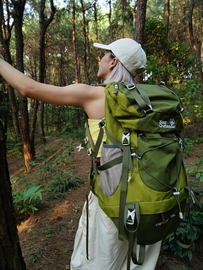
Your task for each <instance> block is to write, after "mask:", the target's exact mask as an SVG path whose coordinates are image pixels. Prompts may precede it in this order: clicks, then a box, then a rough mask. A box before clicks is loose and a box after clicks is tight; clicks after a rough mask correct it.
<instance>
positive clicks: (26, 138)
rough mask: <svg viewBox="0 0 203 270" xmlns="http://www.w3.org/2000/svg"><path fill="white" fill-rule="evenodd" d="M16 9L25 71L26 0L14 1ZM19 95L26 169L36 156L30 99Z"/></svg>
mask: <svg viewBox="0 0 203 270" xmlns="http://www.w3.org/2000/svg"><path fill="white" fill-rule="evenodd" d="M12 3H13V7H14V11H13V16H14V26H15V27H14V29H15V41H16V68H17V69H18V70H20V71H21V72H23V73H24V65H23V48H24V42H23V32H22V26H23V14H24V9H25V3H26V0H17V1H12ZM18 95H19V103H20V104H19V110H20V120H21V132H22V142H23V156H24V163H25V167H26V170H27V171H29V170H30V169H31V167H30V162H31V160H32V159H33V157H34V153H33V152H32V149H33V148H32V147H31V141H30V132H29V115H28V101H27V98H25V97H23V96H22V95H21V94H18Z"/></svg>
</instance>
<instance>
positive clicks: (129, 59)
mask: <svg viewBox="0 0 203 270" xmlns="http://www.w3.org/2000/svg"><path fill="white" fill-rule="evenodd" d="M93 45H94V46H95V47H97V48H100V49H104V50H108V51H112V53H113V54H114V55H115V56H116V57H117V58H118V60H119V61H120V62H121V63H122V64H123V66H124V67H125V68H126V69H127V70H128V71H129V72H130V73H131V74H132V75H133V76H136V74H138V73H141V72H143V71H144V70H145V66H146V62H147V57H146V54H145V51H144V50H143V49H142V47H141V45H140V44H139V43H137V42H136V41H135V40H133V39H131V38H121V39H118V40H116V41H114V42H112V43H110V44H109V45H104V44H100V43H94V44H93Z"/></svg>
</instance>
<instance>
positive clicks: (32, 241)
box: [8, 140, 203, 270]
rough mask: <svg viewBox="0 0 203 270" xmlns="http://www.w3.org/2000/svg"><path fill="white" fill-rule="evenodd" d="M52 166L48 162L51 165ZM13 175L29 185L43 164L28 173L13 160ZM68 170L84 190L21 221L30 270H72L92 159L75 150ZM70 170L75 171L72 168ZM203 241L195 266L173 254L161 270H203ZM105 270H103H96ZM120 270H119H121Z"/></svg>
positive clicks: (78, 189)
mask: <svg viewBox="0 0 203 270" xmlns="http://www.w3.org/2000/svg"><path fill="white" fill-rule="evenodd" d="M60 142H61V140H55V141H54V142H53V141H50V142H49V144H50V147H52V149H55V153H62V152H63V151H64V149H63V147H62V146H61V143H60ZM202 150H203V145H201V146H199V145H198V146H197V147H196V148H194V150H193V154H192V156H190V157H189V158H188V159H186V162H188V163H189V162H191V161H192V160H195V158H196V157H197V154H198V153H202ZM47 162H48V161H47ZM8 163H9V172H10V177H11V179H12V184H13V185H15V181H16V180H13V179H17V178H16V177H17V176H19V175H20V174H21V175H22V174H23V175H25V177H26V179H27V180H28V181H34V180H35V179H36V177H37V176H36V175H37V172H38V170H39V168H40V166H41V164H39V165H37V166H35V167H33V169H32V170H31V172H29V173H25V171H24V167H23V161H21V162H20V161H19V159H18V162H16V159H9V160H8ZM64 166H65V167H66V169H71V171H73V173H74V175H75V176H76V177H79V178H81V179H83V180H84V183H83V184H81V185H80V187H75V188H72V189H71V190H69V191H67V192H65V193H63V195H62V197H60V198H59V199H50V200H47V201H45V202H43V204H42V205H39V210H38V211H37V212H35V213H32V214H30V215H28V216H26V217H25V216H22V217H18V232H19V238H20V244H21V249H22V252H23V257H24V260H25V262H26V265H27V269H29V270H38V269H43V270H68V269H70V268H69V264H70V257H71V254H72V250H73V244H74V237H75V233H76V230H77V226H78V221H79V218H80V215H81V210H82V207H83V204H84V201H85V196H86V190H87V175H88V172H89V168H90V158H89V157H88V156H87V154H86V151H85V150H83V151H81V152H78V151H77V150H75V151H74V152H73V153H72V154H71V156H70V157H67V164H65V165H64ZM68 166H70V167H71V168H68ZM202 243H203V241H201V242H200V243H199V244H198V245H199V246H198V247H197V250H196V251H195V255H194V257H193V260H192V262H189V261H188V260H186V259H180V258H178V257H174V256H173V255H172V254H170V252H167V253H166V252H165V253H161V254H160V258H159V261H158V264H157V268H156V269H157V270H169V269H170V270H171V269H173V270H179V269H186V270H201V269H203V253H202V251H203V246H202ZM92 270H102V269H99V268H98V269H92ZM118 270H119V269H118ZM145 270H147V269H145Z"/></svg>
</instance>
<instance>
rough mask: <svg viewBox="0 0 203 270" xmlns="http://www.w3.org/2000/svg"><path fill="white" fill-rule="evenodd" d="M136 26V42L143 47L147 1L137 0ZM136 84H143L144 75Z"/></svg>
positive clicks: (136, 79)
mask: <svg viewBox="0 0 203 270" xmlns="http://www.w3.org/2000/svg"><path fill="white" fill-rule="evenodd" d="M136 3H137V4H136V9H137V11H136V26H135V40H136V41H137V42H138V43H140V44H141V45H143V43H144V28H145V20H146V10H147V0H137V2H136ZM135 81H136V83H142V81H143V75H142V74H141V75H137V76H136V78H135Z"/></svg>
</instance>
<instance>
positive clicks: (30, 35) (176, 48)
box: [0, 0, 203, 270]
mask: <svg viewBox="0 0 203 270" xmlns="http://www.w3.org/2000/svg"><path fill="white" fill-rule="evenodd" d="M202 14H203V1H202V0H179V1H177V0H134V1H131V0H108V1H107V0H100V1H98V0H92V1H91V0H90V1H87V0H79V1H76V0H72V1H68V0H63V1H62V0H40V1H35V0H6V1H5V0H2V1H1V3H0V19H1V31H0V43H1V46H2V47H3V48H4V52H5V55H4V57H5V60H6V61H7V62H8V63H10V64H11V65H13V66H15V67H16V68H17V69H18V70H20V71H21V72H23V73H24V74H26V75H27V76H29V77H31V78H33V79H34V80H37V81H39V82H41V83H48V84H53V85H58V86H65V85H68V84H78V83H87V84H89V85H97V84H101V83H102V81H100V80H99V79H98V78H97V70H98V67H99V64H100V60H101V58H102V56H103V55H102V54H103V52H102V51H101V50H99V49H96V48H95V47H93V43H94V42H99V43H104V44H109V43H111V42H113V41H114V40H116V39H118V38H123V37H130V38H133V39H135V40H136V41H137V42H139V43H140V44H141V45H142V47H143V49H144V50H145V52H146V55H147V66H146V70H145V72H144V74H143V75H142V76H137V77H136V78H135V82H136V83H137V82H138V83H140V82H141V83H145V84H159V83H160V82H164V83H165V84H166V85H167V86H168V87H169V88H171V89H172V90H173V91H174V92H176V93H177V94H178V96H179V97H180V98H181V99H182V101H183V103H184V107H185V111H184V113H183V118H184V124H185V129H184V131H183V134H182V136H183V139H184V144H185V150H184V156H185V158H186V161H187V158H188V160H189V161H190V158H191V156H193V159H191V161H190V162H189V161H188V162H187V164H186V170H187V173H188V176H189V180H190V181H191V184H192V185H194V186H195V188H196V192H197V193H198V196H199V197H200V198H201V196H202V193H203V188H202V182H203V167H202V165H203V154H202V149H203V148H202V147H203V146H202V145H203V135H202V134H203V107H202V102H203V68H202V59H203V49H202V41H203V16H202ZM85 120H86V116H85V114H84V111H83V109H82V108H79V107H65V106H57V105H54V104H47V103H44V102H40V101H37V100H32V99H28V98H25V97H23V96H22V95H20V94H19V93H17V91H15V89H13V88H12V87H11V86H10V85H8V84H7V83H6V82H5V81H4V79H3V78H2V77H0V142H1V144H0V160H1V161H0V164H1V165H0V166H1V168H0V179H1V180H0V190H2V191H6V192H2V195H0V216H1V219H2V220H4V222H3V225H0V235H2V237H1V238H0V268H1V269H2V270H4V269H5V270H14V269H16V270H21V269H27V267H28V266H26V265H29V268H28V269H30V270H32V269H33V270H34V269H41V268H42V269H45V270H46V268H45V267H44V265H45V264H46V263H44V264H43V263H42V261H41V262H40V263H41V264H40V265H42V266H41V268H40V266H39V265H37V264H34V263H30V261H32V262H33V261H34V262H36V261H37V259H39V258H37V257H36V256H35V258H34V260H30V261H29V262H28V259H27V257H29V256H28V255H30V254H25V253H26V251H25V250H24V249H23V251H21V247H20V245H19V236H18V231H17V223H16V219H15V218H14V216H15V215H13V214H12V213H14V212H16V211H17V213H18V214H21V215H22V214H23V215H27V214H29V215H31V214H33V213H34V214H36V213H37V210H38V204H39V203H40V204H42V203H43V201H44V200H45V198H46V200H50V197H49V196H50V194H51V196H53V197H54V198H55V199H59V200H61V199H62V198H63V196H66V195H64V192H65V191H67V190H70V189H71V188H75V187H77V186H80V185H82V181H81V180H79V178H80V177H82V178H83V177H84V175H82V176H80V175H79V176H78V177H79V178H77V173H76V177H75V176H74V175H73V173H72V172H67V173H65V172H64V167H63V166H62V163H63V165H64V164H66V162H67V161H66V157H69V158H70V159H71V160H72V159H73V160H74V161H73V160H72V161H71V162H72V163H71V166H72V167H74V166H73V163H74V164H75V163H77V159H74V145H75V143H78V142H79V141H80V140H81V139H82V138H83V136H84V132H85V129H84V123H85ZM57 140H60V144H62V142H61V140H63V147H62V149H61V151H59V153H58V151H56V150H53V149H52V151H54V152H57V153H58V154H59V156H57V157H55V153H54V152H52V153H49V150H48V149H49V147H48V146H49V145H50V142H51V143H52V141H53V145H54V142H56V141H57ZM58 147H59V145H57V146H56V149H57V150H58ZM47 148H48V149H47ZM44 155H46V158H45V156H44ZM49 155H50V156H52V155H54V158H56V159H54V161H53V159H52V161H53V162H55V163H54V164H55V165H56V167H57V165H58V164H59V162H60V166H59V167H60V168H61V171H57V172H55V171H54V173H53V171H52V172H50V174H49V175H48V171H49V170H51V169H50V167H51V166H52V170H53V169H54V166H55V165H53V163H52V165H50V164H49V166H50V167H48V164H43V166H44V167H42V168H41V171H40V169H39V167H38V166H39V164H41V163H43V162H44V160H48V156H49ZM18 162H19V167H21V168H23V171H21V173H20V174H18V175H17V177H16V173H14V171H13V167H12V166H11V167H9V164H14V163H16V164H17V163H18ZM68 162H70V160H69V161H68ZM87 163H88V162H87ZM45 165H46V166H47V167H45ZM61 166H62V167H61ZM66 166H70V164H69V165H67V164H66ZM19 167H18V168H19ZM72 167H71V168H72ZM46 168H47V171H46ZM72 169H73V168H72ZM33 170H35V173H36V171H38V175H39V174H40V173H41V174H40V176H39V179H38V180H40V181H41V182H40V181H38V182H37V181H36V182H34V184H33V183H30V182H29V181H27V180H26V181H24V179H25V178H26V177H27V179H29V175H32V173H33ZM58 170H59V169H58ZM73 170H74V172H75V170H76V168H75V167H74V169H73ZM87 170H88V169H87ZM45 171H46V172H45ZM87 173H88V171H87ZM9 174H10V175H9ZM59 174H60V175H61V178H63V177H64V179H65V180H64V181H63V182H62V181H61V182H60V181H59V180H57V179H58V177H59ZM14 175H15V176H14ZM44 176H45V177H44ZM33 177H36V175H35V176H33ZM43 177H44V179H45V180H46V179H47V178H51V180H52V181H50V183H51V184H52V185H51V184H50V185H49V186H48V188H47V187H46V192H47V194H45V195H43V196H44V198H42V194H44V193H46V192H45V186H44V183H43V184H42V179H43ZM54 177H55V178H54ZM67 179H68V181H67ZM32 180H33V179H32ZM45 180H44V181H45ZM10 181H11V183H10ZM85 181H86V179H85ZM69 185H70V186H69ZM23 190H24V193H23ZM25 190H26V191H27V194H25ZM3 193H4V194H3ZM53 194H54V195H53ZM23 196H24V197H23ZM26 196H27V197H26ZM3 202H6V203H3ZM81 207H82V205H81V206H80V207H79V209H80V208H81ZM76 208H77V207H76ZM76 208H74V211H75V212H74V213H75V214H77V215H78V209H76ZM7 209H10V215H9V214H8V216H7V215H6V214H5V213H6V212H7ZM30 213H31V214H30ZM192 218H193V219H194V221H195V225H194V231H195V241H196V242H195V243H196V247H197V246H198V247H199V246H200V247H201V249H202V235H203V234H202V232H203V222H202V221H203V211H202V208H201V207H200V208H198V209H196V210H195V211H194V212H193V216H192ZM69 225H70V224H69ZM46 229H47V230H48V229H50V223H46ZM18 230H19V229H18ZM50 233H51V230H50ZM180 234H184V233H183V232H181V233H180ZM185 234H186V233H185ZM8 235H10V237H8ZM73 238H74V236H73ZM2 239H3V240H2ZM7 248H8V249H9V250H10V252H7V254H4V251H5V250H6V249H7ZM169 250H170V251H172V254H173V255H175V256H179V258H181V259H183V260H184V263H185V260H186V261H187V267H188V268H184V269H192V270H196V269H198V270H199V269H201V268H198V267H199V265H200V263H201V261H199V260H198V259H197V258H196V257H195V252H196V248H195V246H193V249H190V250H187V251H182V250H181V249H179V248H178V247H177V246H175V244H174V243H173V242H172V240H171V239H169V238H168V239H167V240H166V241H165V242H164V244H163V251H166V252H168V251H169ZM68 252H70V250H69V251H68ZM32 254H34V252H33V253H32ZM197 254H199V253H197ZM25 255H26V256H27V257H26V256H25ZM35 255H36V253H35ZM164 255H165V253H164ZM33 256H34V255H33ZM25 257H26V258H25ZM170 258H171V257H170ZM32 259H33V257H32ZM194 260H197V263H196V265H197V266H194ZM181 263H182V261H181ZM192 263H193V268H192V267H191V265H192ZM64 264H65V265H66V266H67V265H68V262H65V263H64ZM30 265H32V266H31V267H30ZM63 267H64V268H63ZM63 267H62V268H60V267H59V266H58V268H53V267H52V268H51V266H50V265H49V266H48V268H47V269H69V268H65V266H63ZM161 267H162V268H161ZM190 267H191V268H190ZM195 267H196V268H195ZM159 269H160V270H161V269H164V270H167V269H173V268H166V266H165V265H164V266H163V265H160V268H157V270H159ZM174 269H175V268H174ZM180 269H183V268H180ZM202 269H203V268H202Z"/></svg>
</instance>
